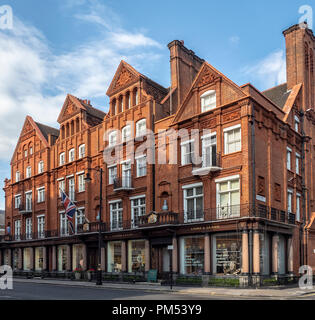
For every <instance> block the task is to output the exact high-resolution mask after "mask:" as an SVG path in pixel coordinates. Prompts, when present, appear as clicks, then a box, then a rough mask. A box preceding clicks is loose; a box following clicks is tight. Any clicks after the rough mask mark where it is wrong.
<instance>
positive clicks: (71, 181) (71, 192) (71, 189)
mask: <svg viewBox="0 0 315 320" xmlns="http://www.w3.org/2000/svg"><path fill="white" fill-rule="evenodd" d="M68 187H69V188H68V189H69V199H70V200H71V201H75V180H74V177H71V178H69V180H68Z"/></svg>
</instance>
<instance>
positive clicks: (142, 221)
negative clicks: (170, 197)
mask: <svg viewBox="0 0 315 320" xmlns="http://www.w3.org/2000/svg"><path fill="white" fill-rule="evenodd" d="M178 223H179V219H178V213H175V212H160V213H156V212H151V213H149V214H147V215H145V216H141V217H139V227H146V226H152V225H155V226H158V225H168V224H178Z"/></svg>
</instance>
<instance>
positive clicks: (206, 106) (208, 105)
mask: <svg viewBox="0 0 315 320" xmlns="http://www.w3.org/2000/svg"><path fill="white" fill-rule="evenodd" d="M200 99H201V112H206V111H209V110H212V109H214V108H215V107H216V106H217V98H216V93H215V90H209V91H207V92H205V93H204V94H202V95H201V96H200Z"/></svg>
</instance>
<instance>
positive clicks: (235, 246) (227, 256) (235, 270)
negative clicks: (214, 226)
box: [213, 234, 242, 275]
mask: <svg viewBox="0 0 315 320" xmlns="http://www.w3.org/2000/svg"><path fill="white" fill-rule="evenodd" d="M213 245H214V250H213V253H214V257H213V261H214V272H215V273H216V274H221V275H238V274H240V273H241V250H242V246H241V238H240V236H238V235H237V234H228V235H220V236H219V235H217V236H214V241H213Z"/></svg>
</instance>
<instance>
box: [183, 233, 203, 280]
mask: <svg viewBox="0 0 315 320" xmlns="http://www.w3.org/2000/svg"><path fill="white" fill-rule="evenodd" d="M179 244H180V273H181V274H184V275H202V274H203V273H204V260H205V254H204V252H205V237H204V235H202V236H189V237H182V238H180V240H179Z"/></svg>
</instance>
